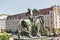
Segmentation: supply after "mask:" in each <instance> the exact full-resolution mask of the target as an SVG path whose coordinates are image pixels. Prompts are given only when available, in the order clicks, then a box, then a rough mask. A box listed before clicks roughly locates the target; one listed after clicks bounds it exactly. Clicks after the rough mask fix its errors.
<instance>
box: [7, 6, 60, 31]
mask: <svg viewBox="0 0 60 40" xmlns="http://www.w3.org/2000/svg"><path fill="white" fill-rule="evenodd" d="M41 15H42V16H44V25H43V26H44V28H45V27H48V28H49V30H50V31H51V32H52V29H54V28H60V7H59V6H52V7H49V8H44V9H39V10H38V13H35V16H41ZM28 16H29V15H28ZM28 16H26V13H20V14H16V15H11V16H8V17H7V29H8V30H10V29H12V30H13V31H15V30H17V29H18V27H19V21H20V19H27V18H28Z"/></svg>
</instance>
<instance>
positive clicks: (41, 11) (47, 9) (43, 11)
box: [7, 6, 55, 18]
mask: <svg viewBox="0 0 60 40" xmlns="http://www.w3.org/2000/svg"><path fill="white" fill-rule="evenodd" d="M53 7H55V6H52V7H49V8H44V9H39V10H38V13H36V14H35V15H41V14H43V15H45V14H49V13H48V12H49V11H50V10H53ZM17 16H18V17H19V18H26V12H25V13H20V14H16V15H10V16H8V17H7V18H11V17H12V18H13V17H17Z"/></svg>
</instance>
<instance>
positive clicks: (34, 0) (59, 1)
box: [0, 0, 60, 14]
mask: <svg viewBox="0 0 60 40" xmlns="http://www.w3.org/2000/svg"><path fill="white" fill-rule="evenodd" d="M55 4H56V5H60V0H0V14H19V13H24V12H27V9H28V8H30V9H43V8H48V7H51V6H53V5H55Z"/></svg>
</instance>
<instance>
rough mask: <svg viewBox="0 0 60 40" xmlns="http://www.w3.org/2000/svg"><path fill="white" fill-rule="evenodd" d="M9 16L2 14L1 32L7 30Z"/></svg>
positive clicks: (0, 15) (0, 20) (0, 19)
mask: <svg viewBox="0 0 60 40" xmlns="http://www.w3.org/2000/svg"><path fill="white" fill-rule="evenodd" d="M7 16H8V14H0V32H1V30H5V29H6V20H7Z"/></svg>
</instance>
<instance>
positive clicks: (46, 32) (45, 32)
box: [44, 28, 49, 36]
mask: <svg viewBox="0 0 60 40" xmlns="http://www.w3.org/2000/svg"><path fill="white" fill-rule="evenodd" d="M44 34H45V35H47V36H48V35H49V30H48V28H45V30H44Z"/></svg>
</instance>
